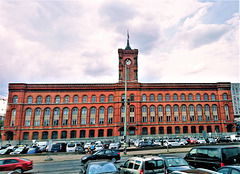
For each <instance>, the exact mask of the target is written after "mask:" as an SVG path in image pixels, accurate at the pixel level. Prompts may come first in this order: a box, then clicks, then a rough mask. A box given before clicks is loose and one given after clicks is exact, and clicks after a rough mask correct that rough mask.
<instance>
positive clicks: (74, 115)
mask: <svg viewBox="0 0 240 174" xmlns="http://www.w3.org/2000/svg"><path fill="white" fill-rule="evenodd" d="M77 117H78V108H76V107H75V108H73V109H72V125H77ZM75 138H76V137H75Z"/></svg>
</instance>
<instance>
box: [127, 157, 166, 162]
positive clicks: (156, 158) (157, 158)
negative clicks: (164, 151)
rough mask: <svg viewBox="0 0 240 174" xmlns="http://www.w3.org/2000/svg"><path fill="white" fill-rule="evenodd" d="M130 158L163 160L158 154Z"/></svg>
mask: <svg viewBox="0 0 240 174" xmlns="http://www.w3.org/2000/svg"><path fill="white" fill-rule="evenodd" d="M129 159H134V160H142V161H148V160H159V159H160V160H163V158H162V157H158V156H142V157H138V156H136V157H132V158H129Z"/></svg>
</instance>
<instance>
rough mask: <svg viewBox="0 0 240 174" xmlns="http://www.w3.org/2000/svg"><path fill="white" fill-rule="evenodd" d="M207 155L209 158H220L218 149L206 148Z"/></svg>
mask: <svg viewBox="0 0 240 174" xmlns="http://www.w3.org/2000/svg"><path fill="white" fill-rule="evenodd" d="M208 156H209V157H210V158H220V157H219V150H218V149H208Z"/></svg>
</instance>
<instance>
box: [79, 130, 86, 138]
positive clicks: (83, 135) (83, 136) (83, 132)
mask: <svg viewBox="0 0 240 174" xmlns="http://www.w3.org/2000/svg"><path fill="white" fill-rule="evenodd" d="M85 136H86V131H85V130H80V138H85Z"/></svg>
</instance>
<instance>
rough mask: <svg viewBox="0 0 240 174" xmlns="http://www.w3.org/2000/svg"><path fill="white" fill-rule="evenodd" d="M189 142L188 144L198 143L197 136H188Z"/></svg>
mask: <svg viewBox="0 0 240 174" xmlns="http://www.w3.org/2000/svg"><path fill="white" fill-rule="evenodd" d="M187 142H188V144H197V143H198V142H197V140H196V138H188V139H187Z"/></svg>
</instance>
